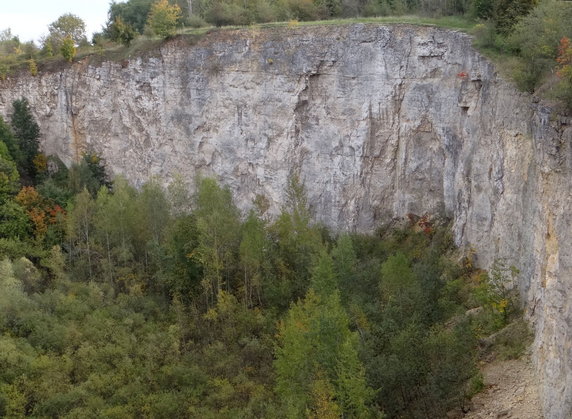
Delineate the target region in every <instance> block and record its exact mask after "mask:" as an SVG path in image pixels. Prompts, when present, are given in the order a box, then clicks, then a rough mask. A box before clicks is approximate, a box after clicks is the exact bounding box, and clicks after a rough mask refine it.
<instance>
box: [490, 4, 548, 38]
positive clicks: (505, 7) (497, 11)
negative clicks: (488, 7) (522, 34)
mask: <svg viewBox="0 0 572 419" xmlns="http://www.w3.org/2000/svg"><path fill="white" fill-rule="evenodd" d="M537 4H538V0H495V2H494V9H493V20H494V22H495V27H496V30H497V32H498V33H500V34H504V35H506V34H509V33H510V32H511V31H512V29H513V27H514V25H516V24H517V22H518V21H519V19H521V18H522V17H523V16H526V15H527V14H528V13H529V12H530V11H531V10H532V9H533V8H534V7H535V6H536V5H537Z"/></svg>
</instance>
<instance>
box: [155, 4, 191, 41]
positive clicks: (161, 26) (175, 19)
mask: <svg viewBox="0 0 572 419" xmlns="http://www.w3.org/2000/svg"><path fill="white" fill-rule="evenodd" d="M181 17H182V14H181V8H180V7H179V6H178V5H176V4H175V5H170V4H169V2H168V0H159V1H157V2H155V3H153V6H151V12H150V13H149V18H148V19H147V25H148V26H149V27H150V28H151V30H152V31H153V33H154V34H156V35H159V36H161V37H163V38H167V37H169V36H173V35H174V34H175V32H176V29H177V25H178V24H179V22H180V20H181Z"/></svg>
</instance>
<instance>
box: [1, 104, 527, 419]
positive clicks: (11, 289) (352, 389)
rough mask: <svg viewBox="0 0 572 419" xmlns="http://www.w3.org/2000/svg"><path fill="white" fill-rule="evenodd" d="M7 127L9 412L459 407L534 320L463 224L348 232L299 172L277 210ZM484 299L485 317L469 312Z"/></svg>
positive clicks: (428, 411) (4, 347)
mask: <svg viewBox="0 0 572 419" xmlns="http://www.w3.org/2000/svg"><path fill="white" fill-rule="evenodd" d="M11 115H12V116H11V118H10V119H11V120H10V121H9V123H5V122H4V121H3V120H2V119H0V157H1V159H0V307H2V310H0V365H2V368H1V369H0V416H3V417H24V416H33V417H66V418H79V417H121V418H124V417H165V418H170V417H201V418H202V417H204V418H209V417H213V418H214V417H229V418H231V417H232V418H235V417H249V418H250V417H277V418H280V417H289V418H299V417H311V418H318V417H320V418H322V417H340V416H342V415H343V417H355V418H363V417H382V416H383V415H384V414H385V415H387V416H389V417H414V418H416V417H419V418H424V417H444V416H445V414H446V412H447V411H449V410H450V409H454V408H456V409H462V408H465V409H466V408H467V406H468V404H467V398H468V397H470V396H471V394H473V393H474V392H475V391H477V390H479V388H481V387H482V381H481V379H480V377H479V375H478V373H477V369H476V362H477V360H478V339H479V338H482V337H485V336H488V335H489V334H490V333H492V332H494V331H495V330H498V329H499V328H501V327H503V325H504V324H506V322H507V321H508V318H509V317H510V315H512V314H513V313H515V312H516V307H514V306H513V305H512V303H511V299H510V296H509V295H508V293H507V290H506V289H505V288H504V287H503V286H502V282H503V281H504V279H505V278H504V277H503V276H504V275H505V273H506V270H503V269H498V270H497V271H496V273H495V271H493V273H492V274H491V275H487V274H486V273H485V272H482V271H478V270H475V269H474V268H473V267H472V265H471V259H470V258H465V259H463V260H462V263H459V262H457V260H458V256H457V255H456V254H455V249H454V247H453V245H452V240H451V237H450V234H449V232H448V231H447V229H445V228H442V227H439V226H437V225H435V223H433V222H432V220H431V219H430V218H429V217H421V218H419V217H415V216H413V215H412V216H411V217H410V220H409V224H408V226H406V227H405V228H403V229H399V230H379V231H378V232H377V234H375V235H343V234H342V235H339V236H335V235H333V234H332V233H331V232H329V231H328V230H327V229H325V228H323V227H321V226H320V225H316V224H314V223H312V221H311V219H312V217H311V214H310V210H309V207H308V202H307V199H306V196H305V191H304V188H303V186H302V184H301V183H300V181H299V180H298V179H297V178H296V177H292V179H291V180H290V184H289V186H288V193H287V200H286V202H285V205H284V208H283V211H282V213H281V214H280V215H279V217H278V218H277V219H275V220H271V219H268V217H266V216H265V211H266V209H267V201H266V199H265V198H264V197H262V196H259V197H257V199H256V201H255V205H254V209H253V210H252V211H251V212H250V213H248V214H240V212H239V210H238V209H237V208H236V206H235V205H234V203H233V199H232V195H231V193H230V191H229V189H228V188H223V187H221V186H219V185H218V184H217V182H216V181H215V180H213V179H209V178H199V179H197V180H196V183H197V185H198V187H197V192H196V193H195V194H194V195H193V196H190V195H189V193H188V187H187V185H186V183H187V182H188V180H186V179H181V178H178V179H176V180H175V181H173V182H172V183H171V185H169V186H168V187H167V188H164V187H163V186H161V184H160V183H159V182H158V181H157V180H152V181H150V182H148V183H147V184H145V185H143V186H142V187H141V188H140V189H135V188H133V187H131V186H130V185H129V184H128V183H127V182H126V181H125V180H124V179H121V178H117V179H115V180H114V181H113V182H112V181H110V180H109V179H108V177H107V176H106V174H105V170H104V166H103V164H102V161H101V160H100V159H98V158H97V156H95V155H92V154H86V155H85V156H84V157H83V158H82V160H81V162H80V163H78V164H75V165H73V166H72V167H70V168H66V167H65V166H63V165H62V164H61V162H59V161H58V160H57V159H56V158H54V157H52V156H44V155H43V154H41V153H40V152H39V150H38V144H37V137H38V135H39V132H38V129H37V124H36V123H35V121H34V119H33V117H32V114H31V112H30V108H29V106H28V104H27V101H26V100H25V99H21V100H19V101H16V102H15V103H14V106H13V110H12V113H11ZM475 307H481V308H479V309H478V310H476V311H475V310H473V313H472V314H471V315H468V314H467V313H466V311H467V310H468V309H472V308H475Z"/></svg>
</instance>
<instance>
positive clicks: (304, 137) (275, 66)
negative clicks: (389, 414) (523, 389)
mask: <svg viewBox="0 0 572 419" xmlns="http://www.w3.org/2000/svg"><path fill="white" fill-rule="evenodd" d="M21 96H25V97H27V98H28V99H29V101H30V103H31V105H32V107H33V109H34V113H35V116H36V117H37V119H38V122H39V124H40V127H41V130H42V148H43V150H44V151H45V152H46V153H47V154H57V155H58V156H59V157H60V158H62V159H63V160H64V161H65V162H66V163H68V164H69V163H71V162H73V161H74V160H77V159H78V158H79V156H80V155H81V153H82V152H84V151H86V150H89V151H92V152H96V153H98V154H100V155H101V156H103V158H104V159H105V161H106V163H107V165H108V167H109V169H110V170H111V172H112V173H114V174H122V175H124V176H125V177H127V179H129V180H130V181H131V182H132V183H134V184H135V185H141V184H142V183H143V182H145V181H146V180H147V179H149V178H150V177H151V176H158V177H160V178H161V179H162V180H163V181H164V182H165V183H168V182H169V181H170V180H171V179H172V178H173V177H174V176H175V175H177V174H180V175H182V176H183V177H184V178H186V179H193V178H195V176H196V175H197V174H199V173H200V174H203V175H210V176H215V177H216V178H218V179H219V180H220V181H221V182H222V183H223V184H226V185H228V186H230V188H231V189H232V191H233V192H234V196H235V198H236V202H237V204H238V206H239V207H240V208H241V209H247V208H249V207H251V206H252V201H253V199H254V198H255V197H256V195H258V194H261V195H264V196H265V197H266V198H267V199H268V200H269V203H270V209H269V214H270V215H276V214H277V213H278V212H279V211H280V207H281V205H282V204H283V203H284V200H285V186H286V184H287V180H288V178H289V176H290V175H292V174H298V175H299V176H300V178H301V179H302V181H303V183H304V184H305V186H306V190H307V194H308V200H309V202H310V204H311V209H312V211H313V213H314V215H315V217H316V219H317V220H318V221H320V222H323V223H325V224H326V225H328V226H330V227H333V228H335V229H338V230H354V231H363V232H367V231H372V230H373V229H374V228H375V227H376V226H378V225H379V224H381V223H385V222H387V221H389V220H391V219H393V218H395V217H402V216H404V215H406V214H408V213H414V214H418V215H422V214H439V215H444V216H447V217H450V218H451V219H452V220H453V222H454V224H453V230H454V237H455V241H456V243H457V244H458V245H459V246H461V247H463V248H467V249H469V248H471V249H474V250H475V251H476V254H477V256H478V263H479V264H480V265H481V266H483V267H488V266H490V265H491V263H492V262H493V260H494V259H495V258H504V259H506V262H507V264H508V265H514V266H515V267H517V268H518V269H519V270H520V275H519V277H518V284H516V285H517V286H518V289H519V290H520V294H521V297H522V300H523V302H524V304H525V306H526V309H527V313H528V315H529V317H530V319H531V321H532V323H533V324H534V327H535V331H536V340H535V352H534V353H535V355H534V356H535V363H536V366H537V370H538V372H539V377H540V378H541V399H542V402H543V406H544V412H545V415H546V417H547V418H565V417H570V416H571V415H572V304H571V301H572V298H571V294H570V290H571V288H572V257H571V256H572V254H571V253H572V240H571V234H570V229H571V222H572V210H571V208H570V204H571V196H572V195H571V191H572V188H571V187H572V174H571V168H572V149H571V148H570V143H571V141H572V121H571V120H570V119H566V118H556V117H553V116H552V115H551V110H550V109H549V108H547V107H544V106H543V105H542V104H540V103H534V102H533V100H532V97H531V96H529V95H526V94H522V93H519V92H517V90H516V89H515V88H514V87H513V86H512V85H511V84H510V83H508V82H506V81H504V80H503V79H501V78H500V77H498V75H497V73H496V71H495V68H494V67H493V66H492V65H491V63H490V62H488V61H487V60H486V59H485V58H483V57H482V56H481V55H479V54H478V53H477V52H476V51H475V50H474V49H473V48H472V47H471V39H470V37H469V36H467V35H465V34H463V33H460V32H455V31H450V30H443V29H438V28H433V27H413V26H408V25H393V26H379V25H363V24H356V25H348V26H316V27H304V28H275V29H271V30H255V29H245V30H241V31H219V32H215V33H211V34H209V35H207V36H205V37H204V38H202V39H201V40H199V41H198V42H196V43H195V44H194V45H190V44H189V42H188V41H186V40H184V39H175V40H173V41H170V42H167V43H165V44H163V46H162V47H161V48H160V50H159V51H157V52H156V53H154V54H149V55H147V56H143V57H134V58H133V59H129V60H126V61H123V62H109V61H108V62H103V63H99V64H97V63H90V62H89V61H88V60H84V61H81V62H78V63H76V64H74V65H72V66H68V67H67V68H65V69H63V70H60V71H53V72H47V73H42V74H41V75H39V76H37V77H31V76H20V77H16V78H12V79H8V80H6V81H2V82H0V114H2V115H4V116H6V115H7V114H8V113H9V112H10V104H11V102H12V101H13V100H14V99H17V98H19V97H21Z"/></svg>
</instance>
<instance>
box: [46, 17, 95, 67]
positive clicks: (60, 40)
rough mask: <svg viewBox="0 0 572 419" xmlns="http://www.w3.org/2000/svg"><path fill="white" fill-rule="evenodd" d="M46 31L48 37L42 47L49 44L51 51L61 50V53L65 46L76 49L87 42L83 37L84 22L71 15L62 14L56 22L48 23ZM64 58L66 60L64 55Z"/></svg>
mask: <svg viewBox="0 0 572 419" xmlns="http://www.w3.org/2000/svg"><path fill="white" fill-rule="evenodd" d="M48 31H49V35H48V36H47V38H46V39H45V40H44V47H45V46H47V45H48V44H49V45H50V47H51V49H52V51H59V50H62V52H63V47H64V45H66V44H69V46H73V47H76V46H79V45H81V44H83V43H86V42H87V39H86V37H85V22H84V21H83V20H82V19H81V18H79V17H78V16H76V15H73V14H71V13H66V14H63V15H61V16H60V17H59V18H58V19H57V20H55V21H54V22H52V23H50V25H49V26H48ZM66 40H67V41H66ZM68 48H69V47H68ZM64 58H66V59H68V58H67V57H66V55H65V54H64ZM68 61H71V60H68Z"/></svg>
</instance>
